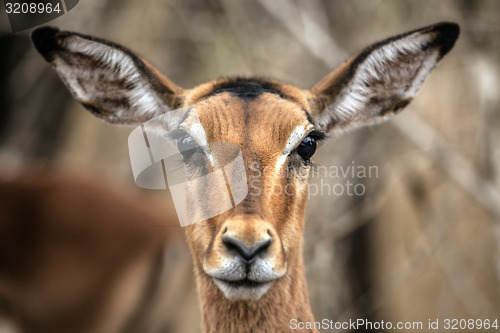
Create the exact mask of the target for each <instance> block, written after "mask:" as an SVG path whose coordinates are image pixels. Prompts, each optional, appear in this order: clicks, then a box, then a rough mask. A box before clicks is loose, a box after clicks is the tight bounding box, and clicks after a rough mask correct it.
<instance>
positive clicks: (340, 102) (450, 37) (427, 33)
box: [311, 23, 460, 131]
mask: <svg viewBox="0 0 500 333" xmlns="http://www.w3.org/2000/svg"><path fill="white" fill-rule="evenodd" d="M459 31H460V30H459V27H458V25H457V24H455V23H439V24H436V25H432V26H429V27H426V28H422V29H418V30H415V31H411V32H408V33H406V34H403V35H399V36H396V37H393V38H389V39H386V40H384V41H382V42H379V43H376V44H374V45H372V46H370V47H368V48H366V49H365V50H364V51H363V52H361V53H360V54H358V55H357V56H355V57H353V58H351V59H350V60H349V61H347V62H346V63H345V64H344V65H342V66H341V67H339V68H338V69H336V70H334V71H333V72H331V73H330V74H328V75H327V76H326V77H325V78H323V79H322V80H321V81H320V82H319V83H318V84H316V85H315V86H314V87H313V88H312V89H311V93H312V98H311V112H312V115H313V118H315V121H316V123H317V125H318V127H319V128H320V129H322V130H325V131H327V130H333V131H337V130H344V129H348V128H352V127H357V126H362V125H371V124H374V123H378V122H380V121H383V120H386V119H388V118H389V117H390V116H392V115H394V114H396V113H398V112H399V111H401V110H402V109H403V108H404V107H405V106H406V105H408V103H410V101H411V100H412V98H413V97H414V96H415V94H416V93H417V91H418V90H419V88H420V86H421V85H422V83H423V82H424V79H425V78H426V77H427V75H429V73H430V72H431V70H432V69H433V68H434V66H435V65H436V64H437V62H438V61H439V60H441V58H442V57H443V56H444V55H445V54H446V53H447V52H448V51H450V50H451V48H452V47H453V45H454V44H455V41H456V40H457V38H458V35H459Z"/></svg>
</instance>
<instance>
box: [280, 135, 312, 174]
mask: <svg viewBox="0 0 500 333" xmlns="http://www.w3.org/2000/svg"><path fill="white" fill-rule="evenodd" d="M307 130H308V129H307V128H306V127H305V126H302V125H299V126H297V127H295V128H294V130H293V132H292V134H290V137H289V138H288V140H287V141H286V146H285V150H284V151H283V154H281V156H280V157H279V158H278V161H277V162H276V170H278V169H279V168H281V166H282V165H283V163H285V161H286V158H287V157H288V155H290V153H291V152H292V150H293V149H295V147H296V146H297V145H298V144H299V143H300V142H301V141H302V140H303V139H304V137H305V136H306V133H307Z"/></svg>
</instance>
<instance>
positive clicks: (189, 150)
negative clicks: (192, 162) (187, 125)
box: [177, 134, 198, 158]
mask: <svg viewBox="0 0 500 333" xmlns="http://www.w3.org/2000/svg"><path fill="white" fill-rule="evenodd" d="M177 148H178V149H179V152H180V153H181V154H182V156H184V158H189V157H191V156H192V155H193V154H194V152H195V151H196V148H198V145H197V144H196V142H195V141H194V139H193V138H192V137H190V136H189V135H188V134H184V135H182V136H181V137H180V138H178V139H177Z"/></svg>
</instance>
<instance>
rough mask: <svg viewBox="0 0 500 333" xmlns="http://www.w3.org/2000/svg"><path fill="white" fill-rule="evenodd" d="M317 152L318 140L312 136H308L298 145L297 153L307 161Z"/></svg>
mask: <svg viewBox="0 0 500 333" xmlns="http://www.w3.org/2000/svg"><path fill="white" fill-rule="evenodd" d="M315 152H316V140H315V139H314V138H313V137H310V136H306V137H305V139H304V140H302V142H301V143H300V145H299V146H298V147H297V153H298V154H299V155H300V156H301V157H302V158H303V159H304V160H306V161H307V160H309V159H310V158H311V157H312V156H313V155H314V153H315Z"/></svg>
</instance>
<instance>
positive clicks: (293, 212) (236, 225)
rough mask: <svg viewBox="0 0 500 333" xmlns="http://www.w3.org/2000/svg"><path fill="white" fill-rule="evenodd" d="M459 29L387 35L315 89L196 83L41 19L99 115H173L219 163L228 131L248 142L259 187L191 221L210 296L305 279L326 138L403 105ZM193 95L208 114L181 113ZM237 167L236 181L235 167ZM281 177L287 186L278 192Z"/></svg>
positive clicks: (251, 175)
mask: <svg viewBox="0 0 500 333" xmlns="http://www.w3.org/2000/svg"><path fill="white" fill-rule="evenodd" d="M458 33H459V29H458V26H457V25H456V24H453V23H441V24H437V25H434V26H430V27H426V28H422V29H419V30H415V31H412V32H409V33H406V34H403V35H400V36H396V37H394V38H390V39H387V40H385V41H382V42H380V43H377V44H374V45H372V46H371V47H369V48H367V49H365V50H364V51H363V52H361V53H360V54H358V55H357V56H355V57H353V58H352V59H350V60H349V61H347V62H346V63H344V64H343V65H342V66H340V67H339V68H338V69H336V70H335V71H333V72H332V73H330V74H329V75H327V76H326V77H325V78H323V79H322V80H321V81H320V82H319V83H318V84H316V85H315V86H314V87H312V88H311V89H309V90H302V89H299V88H295V87H292V86H289V85H285V84H283V83H281V82H278V81H271V80H259V79H224V80H219V81H215V82H211V83H207V84H204V85H201V86H198V87H195V88H193V89H190V90H184V89H182V88H180V87H178V86H176V85H175V84H173V83H172V82H171V81H170V80H169V79H167V78H166V77H164V76H162V75H161V74H159V73H158V72H157V71H156V70H155V69H154V68H153V67H152V66H151V65H149V64H148V63H147V62H145V61H144V60H142V59H140V58H139V57H137V56H135V55H134V54H133V53H132V52H130V51H129V50H127V49H125V48H123V47H121V46H119V45H116V44H113V43H110V42H107V41H104V40H100V39H96V38H93V37H89V36H84V35H80V34H77V33H71V32H60V31H58V30H57V29H53V28H41V29H38V30H36V31H35V32H34V33H33V36H32V38H33V41H34V43H35V46H36V48H37V49H38V51H39V52H40V53H41V54H42V55H43V56H44V58H45V59H46V60H47V61H48V62H50V63H51V64H52V66H53V67H54V68H55V69H56V71H57V72H58V74H59V75H60V76H61V78H62V80H63V81H64V82H65V84H66V85H67V86H68V88H69V90H70V91H71V92H72V93H73V95H74V96H75V98H76V99H77V100H78V101H80V102H81V103H82V104H83V105H84V106H85V107H86V108H87V109H89V110H90V111H91V112H92V113H94V114H95V115H97V116H98V117H100V118H102V119H104V120H106V121H108V122H111V123H126V124H140V123H142V122H145V121H148V120H150V119H152V118H154V117H157V116H158V115H162V114H164V117H163V118H164V127H165V130H166V131H168V130H171V129H172V128H173V127H176V128H180V129H181V130H182V131H181V133H178V138H177V140H178V141H177V144H178V146H179V147H180V148H182V147H184V148H185V147H186V146H187V147H191V145H192V147H195V146H196V145H198V146H200V147H205V148H204V149H188V150H186V149H179V151H181V153H182V151H184V153H182V155H183V160H184V163H185V164H186V165H192V164H195V165H196V166H198V167H200V168H208V169H210V168H212V169H213V168H214V167H215V164H217V163H219V162H220V161H224V160H229V159H230V158H232V156H233V155H232V153H230V152H225V151H223V150H222V151H221V150H220V149H218V148H217V145H216V143H218V142H223V143H229V144H232V145H234V146H235V147H238V150H239V151H241V154H242V156H243V164H244V169H245V177H247V180H246V181H247V183H248V182H250V181H252V182H253V183H252V185H253V186H252V188H253V189H255V188H257V189H258V191H252V190H250V191H249V192H248V195H247V196H246V197H245V198H244V199H243V200H242V201H241V202H240V203H239V204H237V205H236V206H235V207H234V208H232V209H230V210H227V211H225V212H223V213H221V214H219V215H217V216H214V217H211V218H209V219H207V220H204V221H202V222H198V223H195V224H193V225H190V226H188V227H187V228H186V234H187V238H188V241H189V244H190V247H191V250H192V253H193V258H194V261H195V271H196V273H197V277H198V280H197V281H198V284H199V286H200V288H202V289H203V290H204V294H203V295H201V299H202V304H206V303H207V302H210V299H211V298H210V297H212V298H213V297H218V296H217V295H218V294H217V292H218V293H219V294H220V292H222V294H223V295H224V296H225V297H226V298H227V299H229V300H242V301H252V300H259V299H261V298H263V297H265V295H266V292H269V293H270V290H271V289H272V288H274V290H275V291H276V290H282V291H286V290H289V289H290V288H293V287H292V286H297V285H298V284H297V281H298V279H299V280H300V279H303V275H304V274H303V266H302V256H301V239H302V232H303V228H304V210H305V198H306V190H307V186H306V185H307V179H306V177H307V173H308V168H309V163H310V159H311V157H312V156H313V154H314V152H315V150H316V146H317V144H318V142H319V141H321V140H322V139H323V138H325V136H326V132H327V131H329V132H336V133H338V132H340V131H343V130H345V129H349V128H354V127H358V126H362V125H371V124H375V123H378V122H381V121H383V120H386V119H388V118H390V117H391V116H392V115H394V114H396V113H398V112H399V111H401V110H402V109H403V108H404V107H405V106H406V105H407V104H408V103H409V102H410V101H411V99H412V98H413V97H414V96H415V94H416V93H417V91H418V89H419V88H420V86H421V84H422V83H423V80H424V79H425V78H426V77H427V75H428V74H429V73H430V71H431V70H432V69H433V68H434V66H435V65H436V63H437V62H438V61H439V60H440V59H441V58H442V57H443V56H444V55H445V54H446V53H447V52H448V51H449V50H450V49H451V48H452V47H453V45H454V43H455V40H456V39H457V37H458ZM190 105H194V106H195V108H196V117H194V113H193V114H190V113H189V112H186V113H185V114H183V115H182V117H174V116H173V114H174V113H173V112H172V113H169V111H171V110H173V109H177V108H179V107H182V106H190ZM195 118H196V119H195ZM186 151H189V153H186ZM226 176H227V178H228V179H227V181H228V183H231V181H232V179H231V177H233V176H234V175H231V174H229V175H226ZM276 185H279V186H280V187H281V188H287V192H286V193H282V194H280V195H276V193H275V192H274V191H273V188H274V187H275V186H276ZM193 193H195V195H191V196H189V197H188V203H187V206H188V208H191V209H195V208H196V207H197V206H198V205H203V202H204V197H203V196H202V195H196V189H194V191H193ZM214 195H215V194H214ZM205 197H206V196H205ZM273 285H274V286H273ZM278 285H279V286H278ZM215 286H217V287H215ZM217 288H218V289H217ZM280 288H281V289H280ZM287 288H288V289H287ZM301 288H302V287H301ZM304 292H307V291H304ZM269 293H268V294H269ZM274 296H275V297H279V296H280V294H279V292H278V291H276V292H274Z"/></svg>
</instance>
